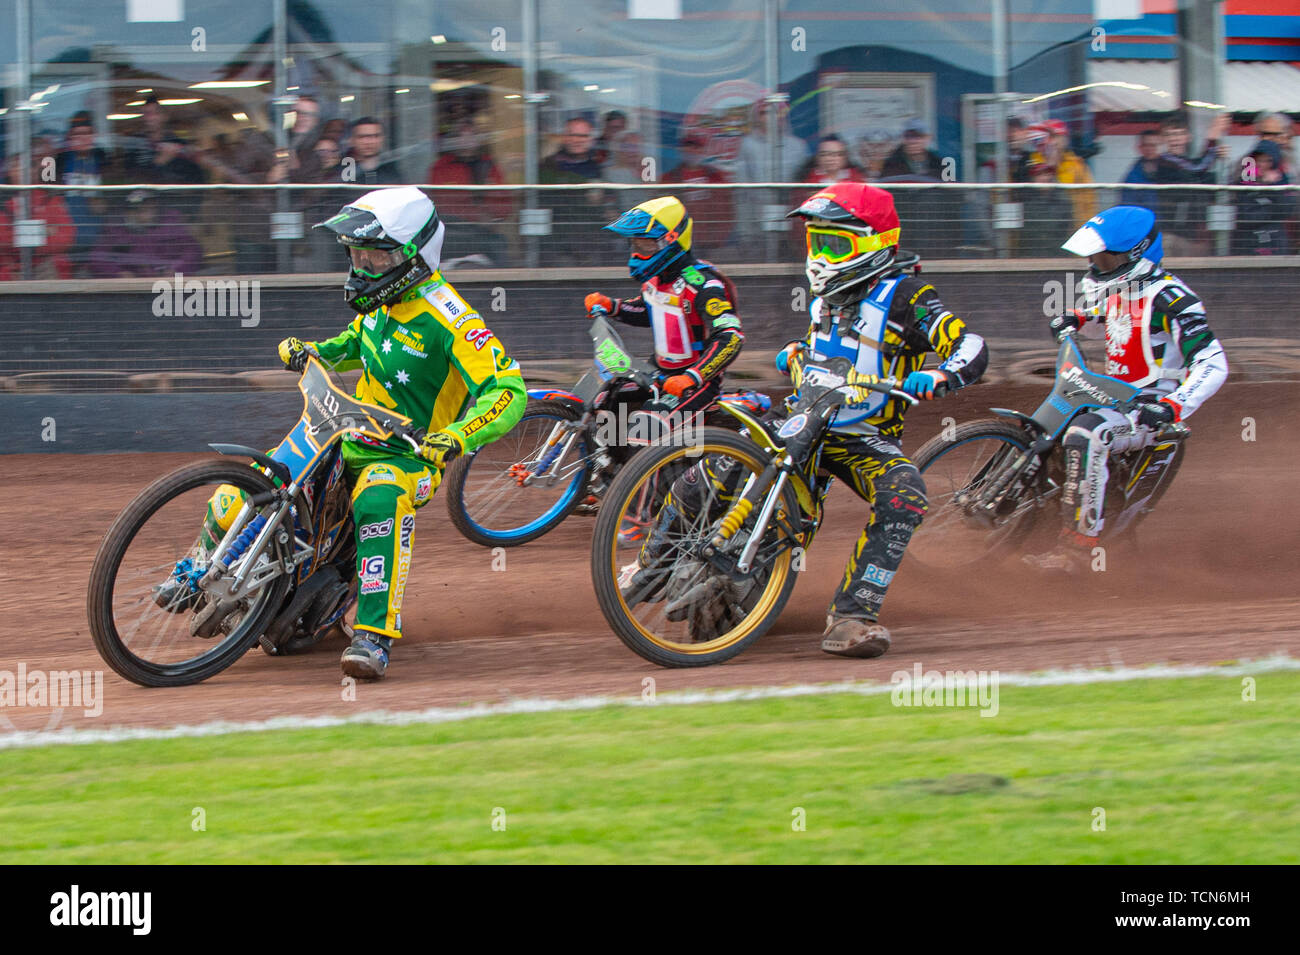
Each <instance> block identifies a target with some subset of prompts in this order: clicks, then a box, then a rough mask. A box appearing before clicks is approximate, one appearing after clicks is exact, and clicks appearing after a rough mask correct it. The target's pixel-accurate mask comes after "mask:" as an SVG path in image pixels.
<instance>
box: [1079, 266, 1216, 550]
mask: <svg viewBox="0 0 1300 955" xmlns="http://www.w3.org/2000/svg"><path fill="white" fill-rule="evenodd" d="M1075 317H1076V318H1078V319H1079V320H1080V322H1081V323H1082V324H1081V331H1082V332H1083V334H1085V335H1087V336H1089V337H1098V336H1100V335H1101V334H1104V335H1105V336H1106V369H1105V371H1106V374H1108V375H1111V376H1113V377H1115V378H1119V379H1120V380H1121V381H1127V382H1129V383H1130V384H1133V385H1136V386H1138V387H1139V388H1141V389H1142V391H1143V393H1144V394H1145V395H1147V396H1149V397H1150V400H1151V401H1152V402H1162V403H1164V404H1167V405H1169V406H1170V407H1171V408H1172V409H1173V412H1174V420H1175V421H1182V420H1184V419H1185V418H1188V417H1189V416H1191V414H1192V413H1193V412H1194V411H1196V409H1197V408H1199V407H1200V406H1201V404H1202V403H1203V402H1204V401H1205V400H1206V399H1207V398H1209V397H1210V396H1211V395H1213V394H1214V393H1215V392H1216V391H1218V390H1219V386H1221V385H1222V384H1223V382H1224V380H1225V379H1226V378H1227V377H1228V359H1227V356H1226V355H1225V354H1224V352H1223V347H1222V346H1221V345H1220V344H1219V340H1218V339H1217V338H1215V337H1214V333H1213V332H1212V331H1210V326H1209V323H1208V322H1207V321H1206V317H1205V306H1204V304H1203V303H1202V302H1201V300H1200V298H1199V297H1198V296H1197V295H1196V293H1195V292H1193V291H1192V290H1191V289H1190V288H1188V287H1187V285H1186V284H1185V283H1184V282H1183V281H1182V280H1181V279H1179V278H1178V277H1177V276H1175V275H1173V274H1172V273H1170V272H1163V271H1162V272H1157V273H1156V274H1155V275H1153V276H1152V277H1151V278H1150V279H1147V280H1146V281H1145V282H1142V283H1141V284H1139V285H1137V286H1125V287H1124V288H1123V289H1121V290H1119V291H1116V292H1114V293H1113V294H1111V295H1110V296H1109V297H1108V298H1107V299H1106V301H1105V303H1104V304H1100V305H1098V306H1097V307H1095V308H1093V309H1090V310H1086V311H1079V312H1076V313H1075ZM1103 328H1104V331H1103ZM1090 333H1091V334H1090ZM1137 415H1138V412H1136V411H1133V412H1130V413H1129V414H1122V413H1120V412H1119V411H1116V410H1114V409H1111V408H1100V409H1097V410H1095V411H1089V412H1086V413H1084V414H1081V415H1079V416H1078V417H1076V418H1075V419H1074V421H1072V422H1071V424H1070V427H1069V429H1068V430H1067V431H1066V433H1065V438H1064V439H1063V441H1062V447H1063V449H1064V452H1065V463H1066V482H1065V488H1064V490H1063V493H1062V495H1061V503H1062V506H1063V510H1064V520H1065V524H1066V527H1067V529H1069V530H1073V531H1075V532H1077V533H1078V534H1079V535H1080V537H1081V538H1082V540H1081V541H1080V542H1079V543H1081V544H1091V543H1095V541H1096V539H1097V536H1098V535H1099V534H1100V533H1101V531H1102V528H1103V527H1104V525H1105V515H1104V505H1105V500H1106V482H1107V480H1108V478H1109V470H1108V468H1107V459H1108V458H1109V456H1110V455H1111V454H1122V453H1125V452H1128V451H1137V450H1140V449H1142V448H1145V447H1148V446H1150V445H1151V444H1153V443H1154V436H1155V432H1153V431H1152V430H1151V429H1150V428H1147V427H1144V426H1142V425H1139V424H1138V423H1137Z"/></svg>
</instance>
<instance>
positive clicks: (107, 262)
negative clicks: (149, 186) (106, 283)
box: [90, 189, 203, 279]
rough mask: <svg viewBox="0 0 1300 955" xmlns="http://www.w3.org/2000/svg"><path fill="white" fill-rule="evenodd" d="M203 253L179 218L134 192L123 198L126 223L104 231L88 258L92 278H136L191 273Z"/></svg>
mask: <svg viewBox="0 0 1300 955" xmlns="http://www.w3.org/2000/svg"><path fill="white" fill-rule="evenodd" d="M202 261H203V251H202V249H200V247H199V243H198V242H197V241H195V239H194V236H192V235H191V234H190V232H189V230H188V229H186V227H185V224H184V223H183V222H182V221H181V217H180V214H179V213H177V212H176V210H175V209H169V208H167V207H165V206H162V205H160V204H159V202H158V200H157V198H156V197H155V195H154V194H153V193H152V192H150V191H149V190H146V189H137V190H135V191H134V192H132V193H131V194H130V195H129V196H127V200H126V221H125V222H124V223H123V224H122V225H121V226H114V227H112V228H108V229H104V230H103V232H102V233H101V234H100V237H99V242H98V244H97V245H96V246H95V250H94V252H92V253H91V255H90V271H91V274H93V275H94V276H95V278H101V279H112V278H140V277H151V276H157V275H171V274H172V273H174V272H188V273H191V274H193V273H195V272H197V271H198V270H199V266H200V265H201V264H202Z"/></svg>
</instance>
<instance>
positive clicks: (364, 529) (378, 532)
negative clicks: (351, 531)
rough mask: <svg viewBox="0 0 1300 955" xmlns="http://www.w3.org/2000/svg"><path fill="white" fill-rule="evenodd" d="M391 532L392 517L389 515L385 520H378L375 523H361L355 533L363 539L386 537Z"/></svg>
mask: <svg viewBox="0 0 1300 955" xmlns="http://www.w3.org/2000/svg"><path fill="white" fill-rule="evenodd" d="M392 532H393V519H392V518H391V517H390V518H389V519H388V520H386V521H379V522H378V523H375V524H362V525H361V529H360V530H359V531H358V532H357V535H358V536H359V537H360V538H361V539H362V540H363V541H365V540H370V538H372V537H387V536H388V535H389V534H391V533H392Z"/></svg>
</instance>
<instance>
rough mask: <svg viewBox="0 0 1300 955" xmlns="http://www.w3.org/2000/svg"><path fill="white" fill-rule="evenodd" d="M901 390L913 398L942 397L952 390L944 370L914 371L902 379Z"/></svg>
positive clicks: (928, 398)
mask: <svg viewBox="0 0 1300 955" xmlns="http://www.w3.org/2000/svg"><path fill="white" fill-rule="evenodd" d="M902 390H903V391H905V392H907V393H908V394H909V395H911V396H912V397H913V398H924V399H925V400H927V401H929V400H931V399H933V398H942V397H943V396H944V395H946V394H947V393H948V392H949V391H951V390H952V381H951V380H950V379H949V378H948V373H947V372H946V371H938V370H935V371H914V372H912V373H911V374H910V375H908V376H907V377H906V378H904V379H903V386H902Z"/></svg>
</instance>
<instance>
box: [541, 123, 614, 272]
mask: <svg viewBox="0 0 1300 955" xmlns="http://www.w3.org/2000/svg"><path fill="white" fill-rule="evenodd" d="M594 138H595V129H594V127H593V126H592V124H591V122H590V121H589V120H587V119H584V118H583V117H581V116H574V117H572V118H571V119H569V120H568V121H567V122H566V123H565V124H564V132H563V134H562V136H561V138H560V148H559V149H557V150H556V151H555V152H553V153H551V154H550V155H549V156H547V157H546V158H545V159H544V160H542V163H541V166H540V168H539V170H538V179H539V180H540V181H541V182H542V183H543V184H548V185H552V184H565V183H572V184H574V185H579V184H583V183H591V182H600V181H601V180H602V179H604V172H603V171H602V169H601V165H600V161H599V160H598V159H597V158H596V154H595V150H594V148H593V142H592V141H593V139H594ZM537 201H538V204H539V205H541V206H543V207H545V208H549V209H550V210H551V237H550V240H549V241H547V242H546V243H545V244H544V245H543V256H544V258H543V264H545V265H585V264H591V263H594V262H599V261H602V260H603V259H604V257H605V255H606V254H607V252H608V250H609V249H610V248H611V246H610V244H609V243H608V242H607V241H604V240H602V239H595V238H593V237H592V236H591V232H592V228H593V227H594V226H596V225H599V224H601V223H603V222H606V221H608V219H609V217H610V215H611V214H612V213H611V211H610V207H611V206H612V203H610V201H609V196H608V195H607V193H606V191H605V190H603V189H581V190H579V189H575V190H573V191H569V190H560V189H553V190H544V191H542V192H540V193H539V195H538V200H537Z"/></svg>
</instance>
